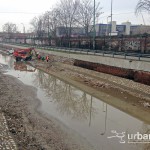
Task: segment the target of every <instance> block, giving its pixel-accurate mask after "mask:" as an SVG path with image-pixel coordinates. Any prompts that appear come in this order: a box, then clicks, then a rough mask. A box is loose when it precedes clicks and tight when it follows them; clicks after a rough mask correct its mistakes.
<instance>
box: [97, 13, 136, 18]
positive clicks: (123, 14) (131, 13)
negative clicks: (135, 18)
mask: <svg viewBox="0 0 150 150" xmlns="http://www.w3.org/2000/svg"><path fill="white" fill-rule="evenodd" d="M133 13H135V12H126V13H118V14H112V15H113V16H115V15H125V14H133ZM106 17H108V15H107V16H103V17H100V18H106Z"/></svg>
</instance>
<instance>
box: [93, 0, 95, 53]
mask: <svg viewBox="0 0 150 150" xmlns="http://www.w3.org/2000/svg"><path fill="white" fill-rule="evenodd" d="M95 32H96V30H95V0H94V12H93V50H95Z"/></svg>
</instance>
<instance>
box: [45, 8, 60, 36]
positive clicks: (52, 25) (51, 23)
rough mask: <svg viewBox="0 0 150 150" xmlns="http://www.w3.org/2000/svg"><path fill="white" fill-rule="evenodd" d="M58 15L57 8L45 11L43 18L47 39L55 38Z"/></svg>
mask: <svg viewBox="0 0 150 150" xmlns="http://www.w3.org/2000/svg"><path fill="white" fill-rule="evenodd" d="M59 20H60V19H59V14H58V10H57V8H54V9H53V10H52V11H47V12H46V13H45V14H44V16H43V24H44V29H45V31H46V32H47V35H48V37H49V36H51V37H56V28H57V27H58V26H59V25H60V21H59Z"/></svg>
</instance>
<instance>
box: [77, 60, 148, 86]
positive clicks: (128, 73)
mask: <svg viewBox="0 0 150 150" xmlns="http://www.w3.org/2000/svg"><path fill="white" fill-rule="evenodd" d="M74 65H75V66H79V67H83V68H87V69H91V70H95V71H98V72H103V73H107V74H111V75H115V76H119V77H123V78H127V79H131V80H134V81H136V82H140V83H143V84H147V85H150V72H145V71H137V70H132V69H125V68H119V67H114V66H108V65H104V64H99V63H92V62H86V61H82V60H75V62H74Z"/></svg>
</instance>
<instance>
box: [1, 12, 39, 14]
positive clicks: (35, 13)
mask: <svg viewBox="0 0 150 150" xmlns="http://www.w3.org/2000/svg"><path fill="white" fill-rule="evenodd" d="M0 14H41V13H36V12H0Z"/></svg>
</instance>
